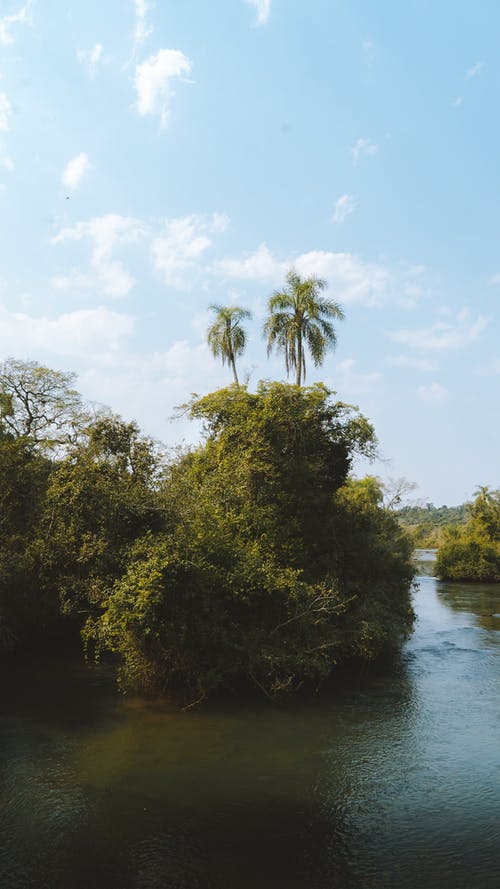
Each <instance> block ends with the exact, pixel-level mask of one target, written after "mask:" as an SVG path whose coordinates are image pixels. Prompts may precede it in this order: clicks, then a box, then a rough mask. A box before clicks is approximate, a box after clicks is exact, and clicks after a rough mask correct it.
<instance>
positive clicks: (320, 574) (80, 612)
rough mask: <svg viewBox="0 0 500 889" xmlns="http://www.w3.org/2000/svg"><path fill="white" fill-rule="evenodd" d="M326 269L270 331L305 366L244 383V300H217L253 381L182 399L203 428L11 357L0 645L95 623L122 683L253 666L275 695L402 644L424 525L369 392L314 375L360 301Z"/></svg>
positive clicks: (187, 695) (0, 544) (2, 428)
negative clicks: (119, 411) (397, 508)
mask: <svg viewBox="0 0 500 889" xmlns="http://www.w3.org/2000/svg"><path fill="white" fill-rule="evenodd" d="M323 286H324V282H321V281H318V279H308V280H306V281H304V280H302V279H300V278H299V277H298V276H296V275H294V273H290V274H289V275H288V277H287V285H286V288H285V290H284V291H282V292H280V293H275V294H274V295H273V296H272V297H271V299H270V301H269V316H268V319H267V321H266V324H265V327H264V334H265V336H266V338H267V347H268V349H272V348H278V349H279V350H280V351H282V352H283V354H284V357H285V365H286V370H287V371H292V372H294V373H295V375H296V382H295V383H294V384H289V383H281V382H273V381H262V382H260V383H259V384H258V385H257V386H256V388H255V391H250V390H249V388H248V387H247V386H245V385H241V384H240V382H239V379H238V375H237V370H236V358H237V357H238V356H239V355H240V354H241V353H242V351H243V348H244V345H245V332H244V329H243V326H242V321H243V320H244V318H245V317H246V314H247V313H246V312H245V310H242V309H241V308H239V307H229V308H225V307H221V306H214V307H212V309H213V312H214V318H213V323H212V325H211V327H210V329H209V331H208V334H207V339H208V343H209V345H210V347H211V348H212V351H213V353H214V355H215V356H216V357H218V358H221V359H222V361H223V362H224V363H227V364H228V365H229V366H230V368H231V370H232V373H233V378H234V382H233V383H232V384H231V385H229V386H228V387H226V388H223V389H220V390H218V391H215V392H213V393H211V394H207V395H205V396H203V397H197V396H195V397H193V398H192V399H191V400H190V401H189V402H188V403H187V404H186V405H184V406H183V408H182V410H183V411H184V413H187V415H188V416H189V417H191V418H192V419H193V420H194V421H196V422H197V423H198V424H199V425H201V428H202V436H201V441H200V442H199V444H198V445H196V446H194V447H192V448H190V449H186V450H179V451H177V452H174V454H173V455H172V454H167V452H166V450H165V449H164V448H163V447H162V446H161V445H160V444H158V443H157V442H155V441H152V440H151V439H149V438H148V437H147V436H144V435H143V434H142V433H141V432H140V430H139V428H138V426H137V425H136V424H135V423H134V422H125V421H124V420H122V419H121V418H120V417H118V416H116V415H114V414H112V413H111V412H110V411H108V410H105V409H103V408H99V409H97V408H96V407H95V406H92V405H88V404H85V403H84V400H83V399H82V397H81V396H80V394H79V393H78V391H77V390H76V389H75V386H74V384H75V380H74V376H73V375H72V374H69V373H63V372H61V371H55V370H52V369H50V368H46V367H44V366H41V365H39V364H37V363H36V362H23V361H18V360H15V359H9V360H7V361H5V362H4V363H3V365H2V367H1V369H0V506H1V509H0V523H1V524H0V649H1V651H2V652H3V653H4V654H5V653H7V652H8V651H9V650H12V649H22V648H23V647H27V646H30V645H46V646H53V645H54V644H55V641H56V640H57V639H59V638H62V637H64V636H65V635H66V634H76V633H78V634H80V636H81V639H82V646H83V650H84V652H85V656H86V657H87V659H88V661H89V662H91V661H92V660H95V659H100V658H102V657H106V658H109V659H111V661H112V662H113V663H114V664H115V665H116V669H117V677H118V682H119V685H120V687H121V688H122V689H123V690H128V689H137V690H140V691H144V692H149V691H161V692H164V691H167V690H169V691H172V692H173V693H176V694H179V695H180V696H181V697H182V698H183V699H185V700H188V701H190V702H198V701H202V700H204V699H205V698H206V697H207V696H209V695H210V694H213V693H214V692H216V691H218V690H220V689H225V690H229V691H231V690H235V689H237V688H239V687H241V686H242V685H245V684H246V685H248V686H252V687H254V688H256V689H259V691H260V692H262V693H263V694H264V695H266V696H267V697H269V698H272V699H275V698H277V697H280V696H282V695H285V694H287V693H291V692H293V691H296V690H298V689H299V688H301V687H302V686H304V685H305V686H308V687H312V688H317V687H318V685H319V684H320V683H321V682H323V681H324V680H326V679H328V678H329V677H330V676H331V675H332V673H334V671H335V668H336V667H337V666H338V665H339V664H342V663H345V662H347V661H351V660H358V661H363V660H368V661H369V660H374V659H375V658H377V657H378V656H379V655H380V654H381V653H382V652H384V651H387V650H392V649H394V648H396V647H398V646H399V644H400V643H401V641H402V640H403V639H404V638H405V637H406V636H407V635H408V633H409V632H410V630H411V627H412V623H413V611H412V606H411V598H410V593H411V585H412V580H413V574H414V570H413V565H412V560H411V555H412V543H411V540H410V538H409V537H408V535H407V534H406V533H405V532H404V531H403V530H402V529H401V527H400V525H399V523H398V521H397V520H396V518H395V516H394V514H393V512H392V511H391V510H388V509H386V508H385V507H384V506H383V491H382V487H381V485H380V483H379V482H378V481H377V479H375V478H373V477H370V476H369V477H366V478H363V479H355V478H353V477H352V474H351V470H352V465H353V461H354V459H355V458H356V457H358V456H364V457H368V458H369V457H373V456H374V454H375V453H376V447H377V441H376V436H375V432H374V429H373V427H372V425H371V424H370V422H369V421H368V420H367V419H366V418H365V417H364V416H363V415H362V414H360V412H359V411H358V409H357V408H355V407H352V406H349V405H347V404H344V403H343V402H342V401H338V400H337V399H336V395H335V393H334V392H332V391H330V390H329V389H328V388H327V387H326V386H324V385H323V384H315V385H313V386H305V385H303V383H304V377H305V372H306V362H305V351H306V346H307V348H308V349H309V351H310V354H311V357H312V359H313V362H314V363H315V364H319V363H321V361H322V359H323V357H324V353H325V351H326V349H327V348H332V347H334V345H335V341H336V336H335V330H334V327H333V324H332V320H333V319H334V318H337V319H341V318H342V317H343V313H342V310H341V309H340V307H339V306H337V305H336V304H334V303H332V302H330V301H328V300H325V299H323V298H322V297H321V295H320V290H321V289H322V288H323Z"/></svg>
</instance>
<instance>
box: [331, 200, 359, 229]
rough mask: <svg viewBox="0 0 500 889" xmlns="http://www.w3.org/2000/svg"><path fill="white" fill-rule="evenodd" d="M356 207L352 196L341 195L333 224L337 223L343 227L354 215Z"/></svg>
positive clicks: (337, 202) (336, 203)
mask: <svg viewBox="0 0 500 889" xmlns="http://www.w3.org/2000/svg"><path fill="white" fill-rule="evenodd" d="M356 207H357V202H356V200H355V198H354V197H353V196H352V194H343V195H341V197H340V198H338V200H337V201H336V202H335V212H334V214H333V218H332V222H335V224H336V225H342V223H343V222H345V221H346V219H347V217H348V216H350V215H351V213H354V211H355V209H356Z"/></svg>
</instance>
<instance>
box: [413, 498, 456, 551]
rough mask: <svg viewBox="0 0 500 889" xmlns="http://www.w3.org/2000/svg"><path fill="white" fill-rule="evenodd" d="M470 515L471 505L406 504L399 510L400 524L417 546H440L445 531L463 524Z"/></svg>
mask: <svg viewBox="0 0 500 889" xmlns="http://www.w3.org/2000/svg"><path fill="white" fill-rule="evenodd" d="M468 515H469V506H468V504H467V503H462V504H461V505H460V506H434V504H432V503H426V504H425V506H405V507H403V508H402V509H399V510H397V512H396V516H397V518H398V521H399V522H400V524H401V525H402V526H403V527H404V528H405V529H406V530H407V531H408V532H409V533H410V535H411V537H412V539H413V541H414V544H415V546H420V547H438V546H440V544H441V542H442V540H443V531H444V530H445V529H446V528H449V527H451V526H455V525H462V524H464V522H465V521H466V520H467V517H468Z"/></svg>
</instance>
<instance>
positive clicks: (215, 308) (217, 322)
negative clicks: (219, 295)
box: [207, 305, 251, 386]
mask: <svg viewBox="0 0 500 889" xmlns="http://www.w3.org/2000/svg"><path fill="white" fill-rule="evenodd" d="M209 309H210V311H211V312H214V313H215V319H214V321H213V323H212V324H211V325H210V327H209V328H208V332H207V342H208V345H209V346H210V349H211V350H212V354H213V355H214V357H215V358H221V360H222V363H223V364H229V365H230V367H231V370H232V371H233V376H234V382H235V383H236V385H237V386H238V385H239V380H238V374H237V373H236V358H237V356H239V355H242V354H243V352H244V350H245V345H246V333H245V330H244V328H243V327H242V326H241V322H242V321H244V320H245V319H247V318H251V313H250V312H249V311H248V309H243V308H241V307H240V306H219V305H212V306H209Z"/></svg>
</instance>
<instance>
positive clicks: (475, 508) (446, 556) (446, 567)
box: [436, 487, 500, 583]
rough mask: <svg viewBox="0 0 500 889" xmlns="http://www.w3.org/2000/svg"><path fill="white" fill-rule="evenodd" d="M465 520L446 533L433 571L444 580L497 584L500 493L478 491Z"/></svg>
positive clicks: (487, 489)
mask: <svg viewBox="0 0 500 889" xmlns="http://www.w3.org/2000/svg"><path fill="white" fill-rule="evenodd" d="M468 512H469V518H468V520H467V522H466V523H465V524H464V525H462V526H459V527H455V528H450V529H449V530H447V531H446V533H445V535H444V538H443V543H442V545H441V546H440V548H439V551H438V557H437V565H436V570H437V573H438V575H439V576H440V577H442V578H444V579H448V580H470V581H482V582H495V583H498V582H500V491H490V490H489V488H487V487H484V488H480V489H479V491H478V493H477V496H476V498H475V500H474V502H473V503H471V504H469V506H468Z"/></svg>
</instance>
